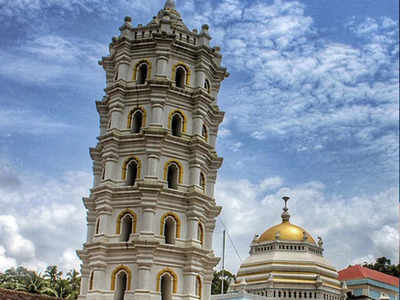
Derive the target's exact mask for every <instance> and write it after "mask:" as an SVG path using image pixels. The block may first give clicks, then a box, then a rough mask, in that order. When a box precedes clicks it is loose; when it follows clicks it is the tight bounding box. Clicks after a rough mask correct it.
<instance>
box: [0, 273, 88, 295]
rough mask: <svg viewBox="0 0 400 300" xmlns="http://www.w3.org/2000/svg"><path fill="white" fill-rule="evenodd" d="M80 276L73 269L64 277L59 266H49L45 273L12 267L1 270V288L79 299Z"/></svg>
mask: <svg viewBox="0 0 400 300" xmlns="http://www.w3.org/2000/svg"><path fill="white" fill-rule="evenodd" d="M80 280H81V278H80V276H79V273H78V272H77V271H76V270H71V271H70V272H68V273H67V275H66V276H65V277H64V276H63V272H61V271H59V270H58V267H57V266H54V265H52V266H48V267H47V268H46V270H45V272H44V274H43V275H42V274H40V273H39V274H38V273H36V272H35V271H31V270H28V269H26V268H24V267H18V268H11V269H8V270H6V271H4V272H3V273H1V272H0V288H4V289H9V290H18V291H24V292H27V293H32V294H43V295H48V296H53V297H57V298H64V299H68V300H74V299H77V298H78V296H79V289H80Z"/></svg>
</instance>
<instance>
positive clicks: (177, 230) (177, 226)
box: [160, 212, 181, 239]
mask: <svg viewBox="0 0 400 300" xmlns="http://www.w3.org/2000/svg"><path fill="white" fill-rule="evenodd" d="M168 217H172V218H174V220H175V222H176V228H175V230H176V238H177V239H179V238H180V237H181V220H180V219H179V216H178V215H177V214H176V213H173V212H167V213H165V214H164V215H163V216H162V217H161V223H160V235H164V223H165V219H166V218H168Z"/></svg>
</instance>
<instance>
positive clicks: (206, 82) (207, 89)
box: [203, 79, 210, 93]
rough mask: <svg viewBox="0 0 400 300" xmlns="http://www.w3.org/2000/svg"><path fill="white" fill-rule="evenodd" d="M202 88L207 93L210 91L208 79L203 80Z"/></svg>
mask: <svg viewBox="0 0 400 300" xmlns="http://www.w3.org/2000/svg"><path fill="white" fill-rule="evenodd" d="M203 87H204V89H205V90H206V91H207V93H210V82H209V81H208V79H206V80H204V86H203Z"/></svg>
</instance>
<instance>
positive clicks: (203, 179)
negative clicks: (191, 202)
mask: <svg viewBox="0 0 400 300" xmlns="http://www.w3.org/2000/svg"><path fill="white" fill-rule="evenodd" d="M199 185H200V187H201V189H202V190H203V192H205V190H206V177H205V176H204V174H203V173H200V182H199Z"/></svg>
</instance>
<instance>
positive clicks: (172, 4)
mask: <svg viewBox="0 0 400 300" xmlns="http://www.w3.org/2000/svg"><path fill="white" fill-rule="evenodd" d="M164 9H176V6H175V0H167V2H165V5H164Z"/></svg>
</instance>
